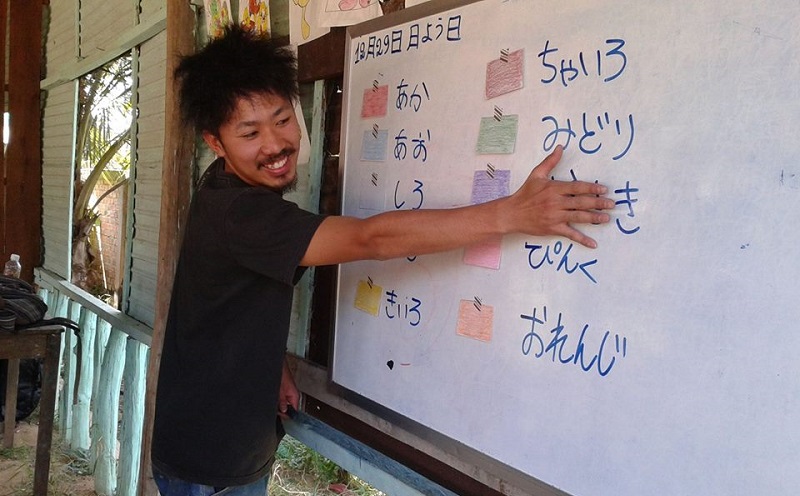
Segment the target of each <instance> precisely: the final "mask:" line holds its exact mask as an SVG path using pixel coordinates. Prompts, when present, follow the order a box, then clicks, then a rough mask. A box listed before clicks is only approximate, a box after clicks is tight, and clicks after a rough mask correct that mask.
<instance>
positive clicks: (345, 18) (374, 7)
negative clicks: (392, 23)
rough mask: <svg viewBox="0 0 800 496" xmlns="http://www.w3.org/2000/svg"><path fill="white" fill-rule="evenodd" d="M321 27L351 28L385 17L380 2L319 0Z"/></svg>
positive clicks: (376, 0)
mask: <svg viewBox="0 0 800 496" xmlns="http://www.w3.org/2000/svg"><path fill="white" fill-rule="evenodd" d="M317 8H318V9H319V10H318V19H319V23H320V26H327V27H333V26H350V25H353V24H358V23H359V22H364V21H368V20H370V19H375V18H376V17H380V16H382V15H383V9H381V4H380V2H379V1H378V0H319V1H318V2H317Z"/></svg>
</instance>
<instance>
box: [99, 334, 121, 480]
mask: <svg viewBox="0 0 800 496" xmlns="http://www.w3.org/2000/svg"><path fill="white" fill-rule="evenodd" d="M126 340H127V336H126V335H125V334H124V333H122V332H120V331H119V330H117V329H112V330H111V336H110V337H109V340H108V347H107V349H106V352H105V356H104V357H103V365H102V367H101V369H100V370H101V371H102V375H103V381H102V382H101V383H100V389H99V394H98V397H97V398H96V400H95V401H96V402H97V405H98V407H97V418H96V420H95V428H94V429H93V431H94V432H93V438H92V441H93V443H92V452H93V455H94V457H95V459H96V460H97V463H96V464H95V468H94V490H95V492H96V493H97V494H98V495H100V496H112V495H113V494H114V493H115V491H116V486H117V460H116V457H115V450H116V447H117V424H118V421H119V396H120V387H121V385H122V370H123V368H124V366H125V341H126Z"/></svg>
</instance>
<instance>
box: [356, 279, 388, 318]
mask: <svg viewBox="0 0 800 496" xmlns="http://www.w3.org/2000/svg"><path fill="white" fill-rule="evenodd" d="M381 296H383V288H382V287H380V286H378V285H377V284H372V285H371V286H370V284H369V283H368V282H367V281H358V287H357V288H356V301H355V302H354V304H353V305H354V306H355V307H356V308H357V309H359V310H361V311H362V312H366V313H368V314H370V315H374V316H375V317H377V316H378V310H379V309H380V307H381Z"/></svg>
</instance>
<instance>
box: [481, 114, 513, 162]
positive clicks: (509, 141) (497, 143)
mask: <svg viewBox="0 0 800 496" xmlns="http://www.w3.org/2000/svg"><path fill="white" fill-rule="evenodd" d="M518 122H519V116H517V115H504V116H495V117H483V118H482V119H481V128H480V132H479V134H478V145H477V147H476V150H477V152H478V153H479V154H481V155H492V154H510V153H514V147H515V146H516V144H517V124H518Z"/></svg>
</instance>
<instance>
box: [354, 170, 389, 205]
mask: <svg viewBox="0 0 800 496" xmlns="http://www.w3.org/2000/svg"><path fill="white" fill-rule="evenodd" d="M358 195H359V198H358V208H360V209H362V210H374V211H377V212H383V211H384V209H385V205H386V190H385V189H384V187H383V173H381V172H378V171H374V172H369V173H367V174H365V175H364V176H363V177H362V178H361V188H359V190H358Z"/></svg>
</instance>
